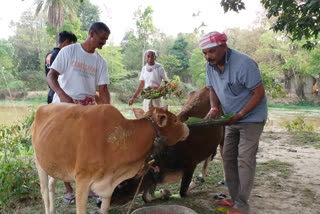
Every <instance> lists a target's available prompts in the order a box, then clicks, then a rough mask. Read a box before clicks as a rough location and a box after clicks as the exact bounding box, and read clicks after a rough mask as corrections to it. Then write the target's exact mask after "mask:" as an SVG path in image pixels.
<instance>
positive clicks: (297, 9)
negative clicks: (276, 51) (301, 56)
mask: <svg viewBox="0 0 320 214" xmlns="http://www.w3.org/2000/svg"><path fill="white" fill-rule="evenodd" d="M261 3H262V4H263V6H264V7H265V8H266V9H267V12H268V14H267V16H268V18H271V17H272V16H274V17H277V21H276V23H275V24H274V25H273V26H272V29H273V30H274V31H276V32H278V31H284V32H286V33H289V34H290V37H289V38H290V39H291V40H292V41H295V40H302V39H303V38H306V39H307V41H306V43H305V44H304V45H303V47H304V48H307V49H312V48H314V47H315V46H316V44H317V38H318V34H319V32H320V28H319V27H317V26H319V25H320V10H319V8H320V1H317V0H305V1H298V0H293V1H292V0H290V1H288V0H278V1H274V0H261Z"/></svg>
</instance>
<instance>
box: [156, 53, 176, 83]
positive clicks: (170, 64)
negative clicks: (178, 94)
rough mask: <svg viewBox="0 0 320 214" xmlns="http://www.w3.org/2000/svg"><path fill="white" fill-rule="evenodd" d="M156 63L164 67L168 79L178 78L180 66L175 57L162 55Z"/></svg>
mask: <svg viewBox="0 0 320 214" xmlns="http://www.w3.org/2000/svg"><path fill="white" fill-rule="evenodd" d="M157 61H158V62H159V63H160V64H161V65H162V66H163V67H164V69H165V71H166V72H167V74H168V77H169V78H170V79H173V78H174V76H180V73H181V70H182V66H181V64H180V61H179V60H178V59H177V57H176V56H173V55H167V54H162V55H160V57H159V58H158V59H157Z"/></svg>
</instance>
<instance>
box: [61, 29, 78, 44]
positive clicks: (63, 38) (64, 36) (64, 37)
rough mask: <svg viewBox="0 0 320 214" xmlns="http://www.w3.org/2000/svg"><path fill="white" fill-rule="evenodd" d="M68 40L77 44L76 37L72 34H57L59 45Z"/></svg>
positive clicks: (63, 32)
mask: <svg viewBox="0 0 320 214" xmlns="http://www.w3.org/2000/svg"><path fill="white" fill-rule="evenodd" d="M66 40H69V41H70V42H72V43H76V42H77V40H78V39H77V37H76V35H74V34H73V33H72V32H68V31H62V32H60V33H59V43H63V42H64V41H66Z"/></svg>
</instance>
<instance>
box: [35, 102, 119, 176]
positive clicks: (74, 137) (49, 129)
mask: <svg viewBox="0 0 320 214" xmlns="http://www.w3.org/2000/svg"><path fill="white" fill-rule="evenodd" d="M124 120H125V118H124V117H123V116H122V115H121V113H120V112H119V111H118V110H117V109H116V108H114V107H113V106H112V105H97V106H90V107H89V106H81V105H75V104H67V103H56V104H50V105H45V106H41V107H40V108H39V109H38V110H37V112H36V116H35V121H34V124H33V134H32V144H33V146H34V149H35V154H36V157H37V160H38V162H39V163H40V165H41V166H42V168H43V169H44V170H45V171H47V172H48V173H49V174H50V175H51V176H53V177H56V178H58V179H62V180H72V179H73V178H74V176H75V173H76V172H75V169H76V168H77V167H76V165H81V164H83V163H82V162H85V161H91V162H95V161H97V162H99V161H100V160H99V158H100V157H101V155H103V154H101V153H102V152H103V151H104V150H110V151H112V150H113V149H114V148H112V147H114V146H115V145H114V144H108V143H107V141H108V136H110V133H112V132H113V131H114V128H115V127H119V126H120V124H122V123H123V124H124ZM116 146H117V145H116ZM98 167H99V166H97V168H98ZM93 170H94V169H93ZM62 175H69V176H68V178H66V177H63V178H62Z"/></svg>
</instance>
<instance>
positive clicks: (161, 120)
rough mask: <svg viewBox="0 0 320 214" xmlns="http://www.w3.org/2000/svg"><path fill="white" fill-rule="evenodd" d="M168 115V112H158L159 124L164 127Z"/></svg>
mask: <svg viewBox="0 0 320 214" xmlns="http://www.w3.org/2000/svg"><path fill="white" fill-rule="evenodd" d="M167 119H168V116H167V115H166V114H158V115H157V125H158V126H159V127H164V126H166V125H167Z"/></svg>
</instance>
